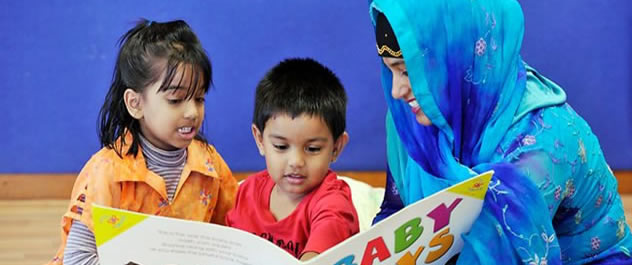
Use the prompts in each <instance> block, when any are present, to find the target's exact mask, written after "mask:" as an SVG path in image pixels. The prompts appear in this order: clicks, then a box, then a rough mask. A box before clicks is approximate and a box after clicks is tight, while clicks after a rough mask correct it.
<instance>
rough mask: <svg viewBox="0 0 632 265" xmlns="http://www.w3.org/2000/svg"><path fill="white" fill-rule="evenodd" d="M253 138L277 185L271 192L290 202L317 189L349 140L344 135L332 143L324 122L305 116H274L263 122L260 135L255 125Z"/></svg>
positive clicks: (315, 117) (332, 140)
mask: <svg viewBox="0 0 632 265" xmlns="http://www.w3.org/2000/svg"><path fill="white" fill-rule="evenodd" d="M252 134H253V137H254V138H255V141H256V143H257V147H258V148H259V152H260V153H261V154H262V155H264V156H265V159H266V166H267V169H268V173H269V174H270V177H271V178H272V180H274V182H275V184H276V185H275V187H274V190H273V192H276V193H277V195H280V196H283V197H285V198H289V199H290V200H293V201H299V200H300V199H301V198H303V197H304V196H305V195H307V194H309V192H311V191H312V190H313V189H314V188H316V187H318V186H319V185H320V183H321V182H322V181H323V179H324V178H325V176H326V174H327V171H328V170H329V164H330V163H331V162H332V161H334V160H335V159H336V157H338V155H339V154H340V152H341V151H342V149H343V148H344V146H345V144H346V143H347V140H348V137H349V136H348V135H347V133H343V134H342V135H341V136H339V137H338V139H337V140H336V141H334V139H333V136H332V135H331V131H330V130H329V127H327V124H325V122H324V121H323V119H321V118H320V117H317V116H310V115H307V114H301V115H300V116H297V117H295V118H292V117H290V116H288V115H287V114H279V115H275V116H273V117H270V119H268V121H267V122H266V125H265V129H264V130H263V134H262V133H261V132H260V131H259V129H258V128H257V127H256V126H255V125H252Z"/></svg>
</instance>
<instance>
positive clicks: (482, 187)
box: [93, 171, 493, 265]
mask: <svg viewBox="0 0 632 265" xmlns="http://www.w3.org/2000/svg"><path fill="white" fill-rule="evenodd" d="M492 174H493V172H492V171H489V172H485V173H483V174H481V175H478V176H475V177H472V178H470V179H468V180H465V181H463V182H461V183H459V184H456V185H454V186H451V187H449V188H446V189H444V190H442V191H440V192H437V193H435V194H433V195H432V196H429V197H427V198H425V199H423V200H421V201H418V202H416V203H414V204H411V205H409V206H407V207H406V208H404V209H402V210H401V211H399V212H397V213H395V214H393V215H391V216H389V217H388V218H386V219H384V220H382V221H381V222H379V223H378V224H376V225H375V226H373V227H371V228H370V229H369V230H367V231H364V232H362V233H359V234H356V235H354V236H352V237H350V238H348V239H347V240H345V241H343V242H342V243H340V244H338V245H336V246H335V247H333V248H331V249H329V250H327V251H325V252H323V253H321V254H320V255H318V256H317V257H315V258H313V259H312V260H310V261H307V262H301V261H299V260H297V259H296V258H294V257H293V256H292V255H290V254H289V253H287V252H286V251H285V250H283V249H281V248H279V247H277V246H276V245H274V244H273V243H271V242H269V241H267V240H265V239H263V238H261V237H259V236H257V235H254V234H251V233H248V232H245V231H241V230H237V229H234V228H230V227H225V226H220V225H215V224H210V223H202V222H195V221H188V220H182V219H175V218H168V217H160V216H154V215H146V214H141V213H136V212H130V211H124V210H120V209H114V208H109V207H102V206H99V205H94V206H93V207H94V208H93V209H94V212H93V221H94V230H95V231H94V234H95V237H96V243H97V250H98V253H99V259H100V261H101V264H103V265H113V264H116V265H124V264H130V265H131V264H142V265H154V264H187V265H190V264H191V265H193V264H222V265H274V264H283V265H292V264H296V265H300V264H303V265H305V264H318V265H371V264H397V265H413V264H445V263H446V262H447V261H448V260H449V259H450V258H452V257H453V256H454V255H455V254H457V253H458V252H460V250H461V248H462V247H463V240H462V239H461V234H463V233H466V232H467V231H469V229H470V227H471V226H472V223H473V222H474V220H475V219H476V218H477V217H478V215H479V214H480V211H481V207H482V205H483V199H484V197H485V193H486V192H487V187H488V186H489V182H490V179H491V176H492Z"/></svg>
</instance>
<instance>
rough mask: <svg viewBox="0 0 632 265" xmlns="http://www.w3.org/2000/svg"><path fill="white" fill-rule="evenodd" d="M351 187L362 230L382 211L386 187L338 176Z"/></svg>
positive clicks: (367, 227) (369, 225)
mask: <svg viewBox="0 0 632 265" xmlns="http://www.w3.org/2000/svg"><path fill="white" fill-rule="evenodd" d="M338 179H342V180H343V181H345V182H346V183H347V184H348V185H349V187H350V188H351V200H352V201H353V205H354V206H355V208H356V211H357V212H358V219H360V220H359V221H360V232H363V231H364V230H367V229H369V228H370V227H371V223H372V222H373V218H374V217H375V215H376V214H377V213H378V212H379V211H380V205H381V204H382V199H383V198H384V188H375V187H373V186H371V185H369V184H366V183H365V182H362V181H359V180H355V179H352V178H350V177H346V176H338Z"/></svg>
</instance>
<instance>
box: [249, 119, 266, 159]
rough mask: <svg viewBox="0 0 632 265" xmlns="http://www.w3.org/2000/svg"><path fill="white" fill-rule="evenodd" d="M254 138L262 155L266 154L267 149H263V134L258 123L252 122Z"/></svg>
mask: <svg viewBox="0 0 632 265" xmlns="http://www.w3.org/2000/svg"><path fill="white" fill-rule="evenodd" d="M252 138H254V139H255V143H257V148H258V149H259V154H260V155H261V156H263V155H265V151H264V149H263V135H262V134H261V131H259V128H257V125H254V124H252Z"/></svg>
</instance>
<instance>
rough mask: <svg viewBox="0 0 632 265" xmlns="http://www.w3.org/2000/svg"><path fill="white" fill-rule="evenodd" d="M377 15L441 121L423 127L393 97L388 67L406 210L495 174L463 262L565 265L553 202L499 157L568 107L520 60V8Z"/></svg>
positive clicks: (487, 0) (416, 0)
mask: <svg viewBox="0 0 632 265" xmlns="http://www.w3.org/2000/svg"><path fill="white" fill-rule="evenodd" d="M370 12H371V17H372V19H373V23H374V24H375V19H376V17H377V14H378V13H377V12H382V13H384V15H385V16H386V17H387V19H388V20H389V22H390V24H391V26H392V28H393V31H394V33H395V36H396V38H397V40H398V43H399V46H400V48H401V50H402V53H403V57H404V61H405V64H406V68H407V71H408V76H409V79H410V83H411V86H412V90H413V94H414V96H415V98H416V99H417V101H418V103H419V105H420V106H421V108H422V109H423V111H424V113H425V114H426V116H427V117H428V118H429V119H430V121H431V122H432V124H433V125H431V126H423V125H421V124H419V123H418V122H417V121H416V118H415V116H414V114H413V113H412V112H411V111H410V108H409V106H408V105H407V104H406V103H405V102H403V101H402V100H395V99H393V98H392V97H391V95H390V91H391V85H392V83H391V80H392V73H391V71H390V70H389V69H388V68H387V67H386V66H385V65H382V85H383V87H384V93H385V98H386V101H387V104H388V108H389V111H388V114H387V121H386V129H387V150H388V154H387V155H388V163H389V170H390V173H391V175H392V176H393V180H394V182H395V185H396V187H397V189H398V190H399V193H400V197H401V199H402V201H403V203H404V205H408V204H411V203H413V202H415V201H418V200H420V199H422V198H424V197H426V196H429V195H431V194H433V193H435V192H437V191H439V190H441V189H443V188H446V187H448V186H450V185H453V184H455V183H458V182H460V181H462V180H464V179H466V178H469V177H471V176H473V175H475V174H477V173H481V172H484V171H486V170H489V169H493V170H495V171H496V173H495V176H494V179H493V180H492V184H491V185H490V191H489V192H488V196H487V198H486V200H485V204H484V208H483V211H482V212H481V215H480V217H479V218H478V219H477V221H476V222H475V224H474V225H473V227H472V230H471V231H472V232H471V233H469V234H467V235H465V236H464V240H465V242H466V244H465V246H464V249H463V251H462V252H461V254H460V257H459V261H458V262H459V264H523V263H524V264H561V259H560V249H559V247H558V243H557V239H556V236H555V232H554V229H553V227H552V223H551V216H550V214H549V211H548V210H547V204H546V203H545V201H544V199H543V198H542V196H541V195H540V193H539V191H538V188H537V187H536V186H535V185H534V184H533V183H532V182H531V181H530V180H529V179H528V178H527V177H525V176H524V174H523V173H522V172H521V171H519V170H518V169H517V168H516V167H515V166H513V165H511V164H508V163H506V161H504V160H503V159H502V155H501V153H502V150H499V149H500V146H501V145H502V143H503V142H506V141H508V140H509V139H507V137H506V136H507V134H508V131H509V130H510V128H512V126H514V125H515V124H516V123H517V122H518V121H520V120H521V119H522V118H523V117H524V116H525V115H527V114H529V113H530V112H533V111H535V110H537V109H539V108H543V107H547V106H553V105H558V104H563V103H564V102H565V100H566V95H565V93H564V91H563V90H562V89H561V88H559V87H558V86H556V85H555V84H553V83H552V82H550V81H548V80H546V79H544V78H537V77H536V75H537V73H535V71H533V70H532V69H531V68H529V67H528V66H527V65H526V64H525V63H524V62H523V61H522V59H521V57H520V55H519V51H520V47H521V43H522V37H523V32H524V18H523V14H522V10H521V8H520V6H519V4H518V2H517V1H515V0H476V1H473V0H424V1H421V0H398V1H395V0H373V1H372V2H371V8H370ZM527 80H530V81H529V85H527ZM489 242H494V244H495V245H494V247H492V248H490V247H489Z"/></svg>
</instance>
